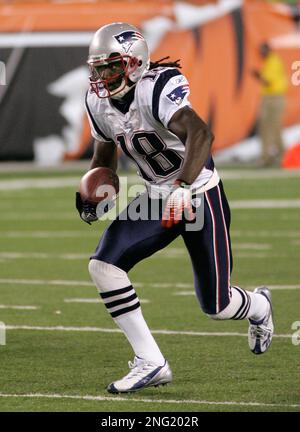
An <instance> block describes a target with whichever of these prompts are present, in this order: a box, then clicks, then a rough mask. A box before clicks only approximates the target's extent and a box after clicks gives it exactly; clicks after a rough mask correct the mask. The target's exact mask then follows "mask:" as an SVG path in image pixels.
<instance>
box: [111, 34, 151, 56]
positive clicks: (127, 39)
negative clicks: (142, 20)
mask: <svg viewBox="0 0 300 432" xmlns="http://www.w3.org/2000/svg"><path fill="white" fill-rule="evenodd" d="M114 38H115V39H116V40H117V42H119V44H121V45H122V48H123V49H124V51H125V52H128V51H129V49H130V47H131V45H132V44H133V43H134V42H135V41H137V40H144V37H143V35H141V33H139V32H137V31H133V30H127V31H123V32H122V33H119V34H117V35H116V36H114Z"/></svg>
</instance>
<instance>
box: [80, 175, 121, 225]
mask: <svg viewBox="0 0 300 432" xmlns="http://www.w3.org/2000/svg"><path fill="white" fill-rule="evenodd" d="M119 188H120V185H119V177H118V176H117V174H116V173H115V172H114V171H113V170H111V169H110V168H107V167H97V168H93V169H92V170H90V171H88V172H87V173H86V174H85V175H84V176H83V177H82V179H81V180H80V184H79V192H76V208H77V210H78V212H79V215H80V217H81V219H82V220H83V221H84V222H87V223H88V224H91V222H95V221H96V220H98V219H99V218H100V217H101V216H103V214H104V213H106V212H108V211H109V210H110V209H111V208H112V207H113V206H114V205H115V200H116V198H117V196H118V193H119Z"/></svg>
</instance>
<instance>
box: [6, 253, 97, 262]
mask: <svg viewBox="0 0 300 432" xmlns="http://www.w3.org/2000/svg"><path fill="white" fill-rule="evenodd" d="M90 255H91V253H86V254H76V253H65V254H54V253H53V254H49V253H44V252H0V258H5V259H59V260H82V259H86V260H88V259H89V257H90Z"/></svg>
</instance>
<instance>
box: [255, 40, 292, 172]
mask: <svg viewBox="0 0 300 432" xmlns="http://www.w3.org/2000/svg"><path fill="white" fill-rule="evenodd" d="M259 53H260V56H261V57H262V59H263V64H262V68H261V70H260V71H258V70H253V71H252V74H253V76H254V77H255V78H256V79H257V80H258V81H259V83H260V84H261V90H262V101H261V107H260V114H259V130H258V132H259V136H260V139H261V145H262V160H261V165H262V166H269V165H272V164H273V163H278V162H279V161H281V159H282V156H283V153H284V143H283V139H282V133H281V128H282V117H283V113H284V108H285V95H286V92H287V88H288V79H287V76H286V73H285V70H284V65H283V62H282V60H281V58H280V57H279V55H277V54H276V53H274V52H273V51H272V49H271V47H270V46H269V45H268V44H267V43H263V44H262V45H261V46H260V48H259Z"/></svg>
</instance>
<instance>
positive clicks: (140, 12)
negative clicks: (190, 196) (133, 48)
mask: <svg viewBox="0 0 300 432" xmlns="http://www.w3.org/2000/svg"><path fill="white" fill-rule="evenodd" d="M108 3H109V2H107V5H105V2H101V3H100V4H99V3H96V4H94V3H91V4H80V3H79V4H75V5H74V4H73V5H72V4H59V3H53V4H51V3H45V4H43V3H40V4H39V5H38V6H36V7H34V8H32V6H31V9H30V5H28V4H26V3H25V4H23V3H21V4H19V3H16V4H14V5H11V6H10V7H8V6H5V5H2V6H0V28H1V29H2V33H1V34H0V61H1V65H2V66H3V67H2V69H3V70H5V84H4V80H1V84H0V160H21V159H23V160H32V159H36V160H37V161H40V162H41V163H43V161H44V162H48V163H53V164H55V163H59V162H60V161H62V160H70V159H77V158H80V157H83V156H86V155H88V154H89V153H90V151H91V142H92V140H91V137H90V132H89V127H88V122H87V118H86V115H85V111H84V103H83V101H84V94H85V92H86V90H87V88H88V69H87V66H86V57H87V52H88V45H89V41H90V40H91V37H92V34H93V32H94V31H95V30H96V29H97V28H99V27H101V26H102V25H104V24H107V23H109V22H113V21H125V22H130V23H132V24H134V25H136V26H138V27H139V28H140V29H141V31H142V32H143V33H144V35H145V37H146V38H147V40H148V39H149V45H150V48H151V51H152V53H151V57H152V59H154V60H156V59H159V58H162V57H165V56H168V55H169V56H170V57H171V58H172V59H174V60H175V59H178V58H180V59H181V64H182V71H183V73H184V74H185V75H186V76H187V77H188V79H189V81H190V84H191V102H192V105H193V107H194V108H195V110H196V111H197V112H198V114H199V115H200V116H202V117H203V118H204V120H205V121H207V122H208V123H209V125H210V126H211V128H212V130H213V131H214V134H215V137H216V139H215V143H214V151H215V152H218V151H220V150H222V149H225V148H229V147H230V146H232V145H234V144H235V143H237V142H239V141H241V140H243V139H245V138H247V137H249V136H251V135H252V134H253V133H254V131H255V127H256V123H257V115H258V110H259V104H260V89H259V86H258V85H257V82H256V81H255V80H254V79H253V77H252V76H251V73H250V72H251V70H252V69H255V68H259V67H260V58H259V55H258V47H259V45H260V44H261V43H262V42H264V41H268V42H270V44H271V45H272V46H273V48H274V49H275V50H276V51H277V52H278V53H279V54H280V55H281V57H282V58H283V60H284V63H285V66H286V72H287V75H288V76H289V83H290V85H289V90H288V97H287V99H288V100H287V107H286V111H285V117H284V126H285V127H288V126H293V125H296V124H299V123H300V85H299V83H298V81H299V80H297V79H295V73H297V68H296V66H297V64H300V54H299V53H300V50H299V48H300V6H295V5H294V6H288V5H284V4H281V3H279V4H266V3H265V4H264V3H262V2H260V1H256V0H251V1H245V2H244V3H243V5H242V6H237V7H235V8H233V9H232V10H230V11H229V12H228V13H225V14H223V15H221V16H217V17H215V18H214V19H209V20H207V21H205V22H202V23H200V24H198V25H194V24H193V25H191V26H190V27H189V26H188V25H187V26H182V25H178V15H177V16H176V14H175V13H174V7H173V2H172V1H171V0H170V1H164V2H155V1H152V2H151V1H147V2H143V1H141V2H138V3H132V4H131V3H128V4H126V5H124V3H123V2H118V1H115V2H113V3H109V7H108ZM103 10H105V14H104V13H103ZM295 68H296V69H295ZM295 144H296V143H295Z"/></svg>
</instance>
